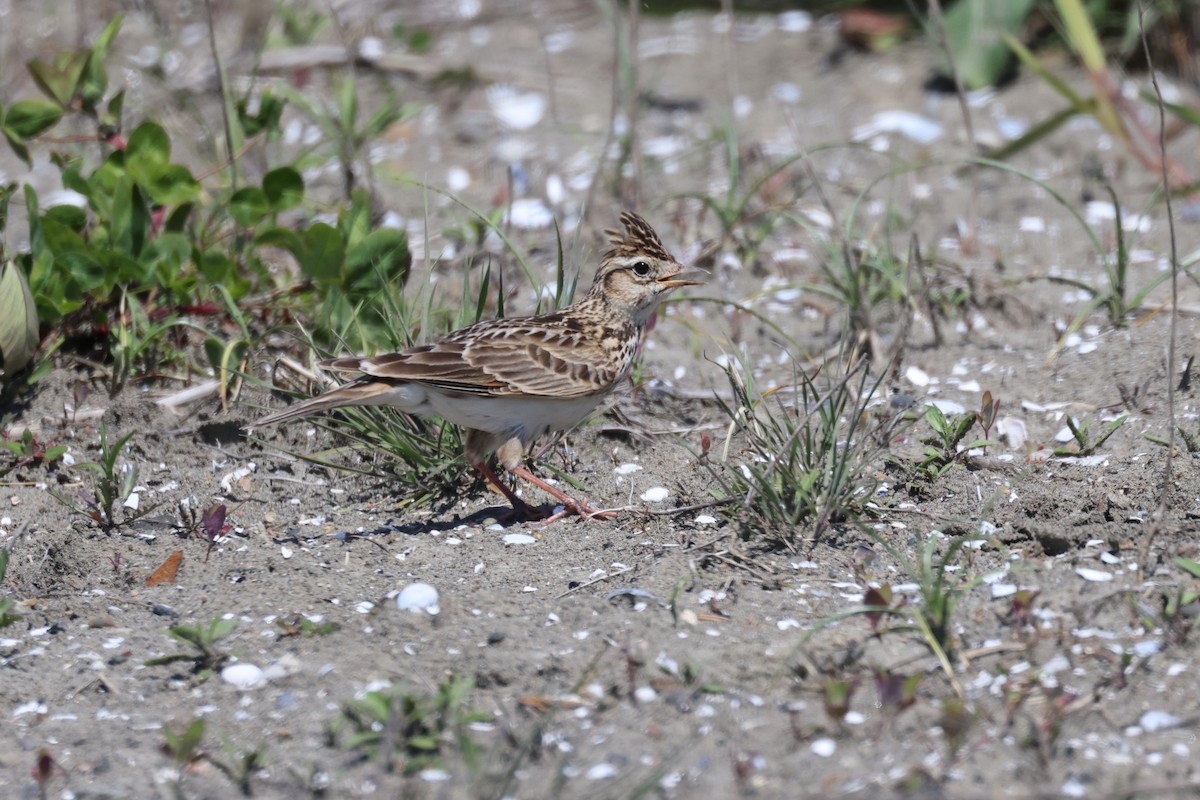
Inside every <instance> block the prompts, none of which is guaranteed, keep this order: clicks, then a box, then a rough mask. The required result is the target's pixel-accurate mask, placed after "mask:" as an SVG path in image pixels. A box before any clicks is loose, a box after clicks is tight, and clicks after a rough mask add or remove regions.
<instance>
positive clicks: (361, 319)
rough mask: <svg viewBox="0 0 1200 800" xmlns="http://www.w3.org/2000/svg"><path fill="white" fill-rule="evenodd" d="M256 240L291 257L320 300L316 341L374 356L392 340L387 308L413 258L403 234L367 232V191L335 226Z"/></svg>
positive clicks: (354, 196)
mask: <svg viewBox="0 0 1200 800" xmlns="http://www.w3.org/2000/svg"><path fill="white" fill-rule="evenodd" d="M255 241H256V244H257V245H259V246H262V245H272V246H275V247H281V248H283V249H284V250H287V251H288V252H290V253H291V254H292V255H293V256H294V257H295V258H296V261H297V263H298V264H299V265H300V270H301V272H302V273H303V274H304V275H305V276H306V277H307V279H308V280H309V281H311V285H312V288H313V289H314V290H315V292H316V294H317V296H319V297H322V298H323V300H322V302H321V307H320V309H319V310H318V311H317V316H318V318H320V319H322V320H324V324H323V325H321V326H320V327H319V328H317V329H315V330H314V338H317V339H318V340H320V341H321V342H322V343H324V344H326V345H329V344H332V343H333V342H337V343H339V344H341V345H344V346H346V347H349V348H350V349H353V350H357V351H366V352H372V351H375V350H377V349H378V348H379V346H380V344H381V343H382V342H385V341H387V340H388V339H389V337H391V336H392V335H393V334H392V331H391V329H390V328H389V327H388V325H389V323H390V322H391V321H392V320H390V319H389V317H388V312H389V310H390V309H389V306H391V305H393V304H395V303H397V302H398V301H396V300H395V298H397V297H399V296H400V294H401V293H402V291H403V288H404V284H405V282H406V281H407V280H408V273H409V267H410V266H411V265H412V255H411V253H409V250H408V237H407V236H406V235H405V233H404V231H402V230H400V229H398V228H376V229H374V230H372V229H371V199H370V195H369V194H368V193H367V192H365V191H363V190H361V189H358V190H354V191H353V192H352V193H351V203H350V207H349V208H347V209H346V210H344V211H343V212H342V213H341V214H340V215H339V216H338V222H337V226H336V227H335V226H332V225H327V224H325V223H324V222H315V223H313V224H312V225H310V226H309V227H308V228H307V229H305V230H303V231H293V230H289V229H287V228H281V227H270V228H268V229H266V230H264V231H262V232H261V233H260V234H259V235H258V237H257V238H256V240H255ZM405 330H406V331H407V329H405ZM335 334H336V336H337V337H339V338H335Z"/></svg>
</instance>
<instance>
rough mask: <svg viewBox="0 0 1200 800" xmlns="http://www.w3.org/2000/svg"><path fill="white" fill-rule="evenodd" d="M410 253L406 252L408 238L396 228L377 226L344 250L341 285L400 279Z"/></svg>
mask: <svg viewBox="0 0 1200 800" xmlns="http://www.w3.org/2000/svg"><path fill="white" fill-rule="evenodd" d="M411 264H412V255H411V254H410V253H409V252H408V237H407V236H406V235H405V233H404V231H402V230H400V229H398V228H379V229H377V230H374V231H371V232H370V233H369V234H367V237H366V238H365V239H363V240H362V241H361V242H359V243H358V244H357V245H355V246H353V247H351V248H350V250H349V251H348V252H347V253H346V276H345V279H344V282H343V284H344V285H345V286H346V287H347V288H349V287H352V286H354V287H362V286H377V285H378V281H379V278H382V280H383V281H384V283H391V282H392V281H400V282H401V283H403V282H404V280H405V279H407V278H408V268H409V266H410V265H411Z"/></svg>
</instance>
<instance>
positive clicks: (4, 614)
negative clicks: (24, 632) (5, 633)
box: [0, 548, 21, 628]
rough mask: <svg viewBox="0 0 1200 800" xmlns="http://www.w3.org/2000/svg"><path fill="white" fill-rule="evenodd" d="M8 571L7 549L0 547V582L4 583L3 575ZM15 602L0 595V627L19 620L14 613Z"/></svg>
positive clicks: (5, 626)
mask: <svg viewBox="0 0 1200 800" xmlns="http://www.w3.org/2000/svg"><path fill="white" fill-rule="evenodd" d="M7 572H8V549H7V548H2V549H0V584H3V583H4V575H5V573H7ZM16 605H17V604H16V603H15V602H14V601H13V599H12V598H11V597H0V628H7V627H8V626H9V625H12V624H13V623H14V622H19V621H20V620H21V617H20V615H18V614H14V613H13V609H14V608H16Z"/></svg>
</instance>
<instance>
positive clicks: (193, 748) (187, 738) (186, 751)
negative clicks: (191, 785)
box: [159, 719, 207, 797]
mask: <svg viewBox="0 0 1200 800" xmlns="http://www.w3.org/2000/svg"><path fill="white" fill-rule="evenodd" d="M163 736H165V737H166V739H167V740H166V741H165V742H163V744H162V745H160V747H159V749H160V750H162V752H163V754H164V755H166V756H167V757H168V758H170V759H171V760H172V761H174V762H175V764H176V765H178V767H179V773H178V776H177V777H176V779H175V790H176V793H177V794H178V795H179V796H181V797H182V795H183V791H182V790H183V776H184V775H186V774H187V771H188V770H189V769H190V768H191V767H192V766H193V765H194V764H196V763H197V762H199V761H201V760H203V759H204V758H206V757H207V754H206V753H205V752H204V751H203V750H201V749H200V740H201V739H203V738H204V720H202V719H197V720H195V721H193V722H192V724H191V725H188V726H187V727H186V728H184V729H183V732H182V733H175V732H174V731H172V730H171V729H170V728H167V727H164V728H163Z"/></svg>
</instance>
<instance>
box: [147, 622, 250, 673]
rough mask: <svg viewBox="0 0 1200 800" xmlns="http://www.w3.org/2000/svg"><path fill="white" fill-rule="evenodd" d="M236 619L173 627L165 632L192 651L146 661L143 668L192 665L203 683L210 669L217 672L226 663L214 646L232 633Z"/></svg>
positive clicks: (223, 656)
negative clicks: (190, 663) (204, 624)
mask: <svg viewBox="0 0 1200 800" xmlns="http://www.w3.org/2000/svg"><path fill="white" fill-rule="evenodd" d="M236 628H237V620H236V619H233V618H230V619H224V618H222V617H214V618H213V619H212V621H211V622H209V623H208V626H207V627H206V626H203V625H176V626H174V627H172V628H169V629H168V630H167V635H168V636H171V637H172V638H174V639H177V640H178V641H181V642H183V643H184V644H186V645H190V646H191V647H192V650H193V652H189V653H172V654H169V655H165V656H158V657H157V658H151V659H149V660H148V661H146V662H145V663H146V666H147V667H157V666H162V665H164V664H174V663H176V662H179V661H190V662H192V672H193V673H194V674H196V675H197V676H198V677H199V679H200V680H202V681H203V680H207V679H208V677H209V676H210V675H211V674H212V672H213V671H214V670H218V669H220V668H221V667H222V666H223V665H224V664H225V662H226V661H228V660H229V654H228V653H226V652H224V651H222V650H221V649H219V648H218V647H217V643H218V642H220V641H221V640H222V639H224V638H226V637H227V636H229V635H230V634H231V633H233V631H234V629H236Z"/></svg>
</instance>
